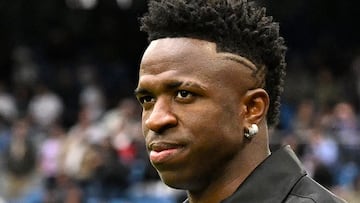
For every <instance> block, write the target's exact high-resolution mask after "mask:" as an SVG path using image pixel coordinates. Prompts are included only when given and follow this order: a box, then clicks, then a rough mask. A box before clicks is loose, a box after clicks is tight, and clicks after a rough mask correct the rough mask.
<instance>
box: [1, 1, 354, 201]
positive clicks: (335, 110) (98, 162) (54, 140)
mask: <svg viewBox="0 0 360 203" xmlns="http://www.w3.org/2000/svg"><path fill="white" fill-rule="evenodd" d="M259 4H261V5H265V6H266V7H267V8H268V9H267V11H268V14H270V15H272V16H274V18H275V20H276V21H279V22H280V25H281V33H282V35H283V36H284V37H285V39H286V41H287V45H288V47H289V51H288V55H287V63H288V73H287V80H286V86H285V93H284V96H283V100H282V107H281V108H282V109H281V111H282V113H281V119H280V124H279V126H278V127H277V128H276V129H274V130H273V131H272V133H271V146H272V148H274V149H275V148H278V147H279V146H280V145H283V144H290V145H291V146H292V147H293V149H294V150H295V151H296V153H297V154H298V155H299V157H300V159H301V160H302V161H303V162H304V164H305V167H306V168H307V170H308V171H309V174H310V175H311V176H312V177H313V178H314V179H316V180H317V181H318V182H320V183H321V184H323V185H324V186H325V187H327V188H328V189H329V190H332V191H333V192H335V193H336V194H338V195H340V196H341V197H343V198H345V199H347V200H348V201H349V202H354V203H356V202H360V171H359V170H360V134H359V126H360V123H359V108H360V80H359V77H360V44H359V41H360V39H359V37H358V36H360V30H359V29H358V22H357V21H358V20H359V19H360V12H359V7H360V2H359V1H356V0H347V1H335V0H327V1H325V0H313V1H302V0H292V1H288V0H273V1H269V0H267V1H266V0H261V1H259ZM144 12H146V2H145V0H52V1H49V0H33V1H26V0H11V1H10V0H1V1H0V202H20V203H37V202H39V203H40V202H47V203H50V202H69V203H70V202H71V203H77V202H86V203H87V202H89V203H92V202H94V203H96V202H114V203H115V202H119V203H125V202H129V203H138V202H144V203H148V202H149V203H151V202H157V203H162V202H164V203H177V202H182V200H183V199H184V192H182V191H177V190H173V189H170V188H168V187H166V186H164V185H163V184H162V183H161V182H159V178H158V176H157V174H156V172H155V171H154V169H153V168H152V167H151V166H150V164H149V162H148V159H147V156H146V153H145V151H144V143H143V139H142V135H141V126H140V112H141V109H139V105H138V104H137V103H136V101H135V99H134V97H133V90H134V88H135V87H136V83H137V69H138V65H139V61H140V57H141V55H142V53H143V51H144V49H145V47H146V45H147V40H146V35H145V33H141V32H140V31H139V23H138V18H139V17H140V16H141V15H142V14H143V13H144Z"/></svg>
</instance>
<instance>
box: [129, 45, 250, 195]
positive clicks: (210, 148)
mask: <svg viewBox="0 0 360 203" xmlns="http://www.w3.org/2000/svg"><path fill="white" fill-rule="evenodd" d="M232 57H236V56H235V55H232V54H227V53H218V52H217V51H216V45H215V44H214V43H211V42H207V41H203V40H196V39H190V38H165V39H159V40H156V41H153V42H152V43H151V44H150V46H149V47H148V48H147V50H146V51H145V54H144V56H143V58H142V61H141V67H140V73H139V83H138V87H137V89H136V96H137V98H138V100H139V101H140V103H141V104H142V107H143V114H142V125H143V134H144V137H145V141H146V146H147V150H148V153H149V157H150V161H151V163H152V164H153V166H154V167H155V168H156V169H157V170H158V172H159V175H160V177H161V179H162V180H163V181H164V182H165V183H166V184H168V185H169V186H171V187H175V188H182V189H187V190H201V189H203V188H204V187H206V185H208V184H209V182H213V181H217V179H221V178H223V177H222V176H224V174H226V171H227V170H228V169H229V168H233V166H234V165H238V164H242V163H241V161H242V158H241V152H242V148H243V139H244V138H243V128H244V126H243V122H244V116H243V114H244V111H246V107H245V106H244V104H243V103H242V102H243V95H244V94H245V93H246V92H247V90H248V89H249V88H251V86H252V85H253V81H252V80H251V76H250V75H251V73H252V70H251V68H249V67H247V66H245V65H246V64H245V65H244V63H246V62H244V63H239V60H240V61H241V60H242V59H239V60H238V61H237V62H236V61H235V60H230V59H229V58H232Z"/></svg>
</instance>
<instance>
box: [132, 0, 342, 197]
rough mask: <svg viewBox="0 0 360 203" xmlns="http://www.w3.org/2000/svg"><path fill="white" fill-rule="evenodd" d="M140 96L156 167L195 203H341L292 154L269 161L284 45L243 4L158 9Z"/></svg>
mask: <svg viewBox="0 0 360 203" xmlns="http://www.w3.org/2000/svg"><path fill="white" fill-rule="evenodd" d="M141 22H142V27H141V29H142V30H143V31H146V32H147V33H148V35H149V40H150V41H151V43H150V45H149V46H148V47H147V49H146V51H145V53H144V55H143V58H142V60H141V66H140V72H139V83H138V87H137V89H136V90H135V94H136V97H137V98H138V100H139V102H140V103H141V105H142V107H143V115H142V119H143V123H142V124H143V133H144V136H145V141H146V146H147V149H148V153H149V157H150V161H151V163H152V164H153V166H154V167H155V168H156V169H157V171H158V173H159V175H160V177H161V179H162V181H163V182H164V183H165V184H167V185H169V186H170V187H174V188H179V189H184V190H187V192H188V200H186V202H190V203H218V202H223V203H229V202H244V203H253V202H254V203H259V202H270V203H277V202H324V203H325V202H326V203H329V202H342V200H340V199H339V198H337V197H336V196H334V195H333V194H331V193H330V192H329V191H327V190H326V189H324V188H323V187H322V186H320V185H318V184H317V183H316V182H314V181H313V180H312V179H310V178H309V177H308V176H306V173H305V171H304V169H303V168H302V166H301V165H300V163H299V160H298V159H297V158H296V156H295V154H294V153H293V151H291V149H290V148H289V147H284V148H282V149H280V150H279V151H276V152H274V153H271V152H270V150H269V137H268V126H272V125H274V124H276V119H277V115H278V113H279V112H278V111H279V99H280V93H281V92H282V89H283V88H282V85H283V76H284V69H285V60H284V58H285V51H286V47H285V45H284V40H283V38H281V37H280V36H279V26H278V24H277V23H274V22H272V18H271V17H267V16H265V9H263V8H260V9H259V8H256V7H255V6H254V5H253V3H251V2H247V1H246V0H238V1H230V0H229V1H226V0H222V1H220V0H208V1H206V0H153V1H150V3H149V13H148V14H146V15H145V16H144V17H143V18H142V20H141Z"/></svg>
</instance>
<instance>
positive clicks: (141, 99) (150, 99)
mask: <svg viewBox="0 0 360 203" xmlns="http://www.w3.org/2000/svg"><path fill="white" fill-rule="evenodd" d="M138 100H139V102H140V103H141V104H142V105H144V104H148V103H153V102H155V98H154V97H152V96H142V97H139V98H138Z"/></svg>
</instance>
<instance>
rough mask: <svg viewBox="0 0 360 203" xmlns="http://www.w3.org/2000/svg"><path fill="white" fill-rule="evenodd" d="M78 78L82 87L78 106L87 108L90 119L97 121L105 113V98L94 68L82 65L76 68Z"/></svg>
mask: <svg viewBox="0 0 360 203" xmlns="http://www.w3.org/2000/svg"><path fill="white" fill-rule="evenodd" d="M78 78H79V81H80V85H81V86H82V88H81V92H80V96H79V97H80V106H83V107H85V106H86V107H87V108H88V109H89V113H90V115H89V116H90V119H91V120H93V121H95V120H98V119H99V118H100V117H101V116H102V114H103V113H104V111H105V109H104V108H105V98H104V95H103V91H102V89H101V87H100V84H99V82H98V81H97V73H96V72H95V67H93V66H91V65H82V66H81V67H79V68H78Z"/></svg>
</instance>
